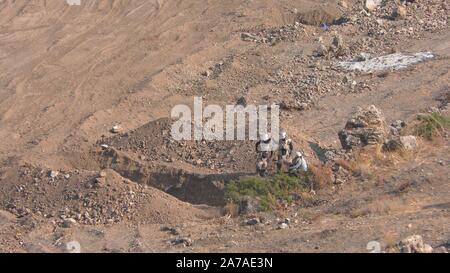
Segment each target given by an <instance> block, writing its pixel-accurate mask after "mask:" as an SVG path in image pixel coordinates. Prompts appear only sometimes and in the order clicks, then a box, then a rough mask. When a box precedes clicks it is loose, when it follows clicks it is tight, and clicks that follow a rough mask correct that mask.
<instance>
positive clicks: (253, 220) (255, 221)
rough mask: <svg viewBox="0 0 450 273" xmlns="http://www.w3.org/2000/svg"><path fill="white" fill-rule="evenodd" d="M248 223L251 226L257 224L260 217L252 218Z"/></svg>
mask: <svg viewBox="0 0 450 273" xmlns="http://www.w3.org/2000/svg"><path fill="white" fill-rule="evenodd" d="M246 224H247V225H249V226H254V225H257V224H259V219H258V218H252V219H250V220H248V221H247V222H246Z"/></svg>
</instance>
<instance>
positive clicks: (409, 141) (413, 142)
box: [400, 136, 418, 151]
mask: <svg viewBox="0 0 450 273" xmlns="http://www.w3.org/2000/svg"><path fill="white" fill-rule="evenodd" d="M400 142H401V143H402V145H403V147H404V148H405V149H406V150H408V151H412V150H415V149H416V148H417V146H418V144H417V138H416V137H415V136H401V137H400Z"/></svg>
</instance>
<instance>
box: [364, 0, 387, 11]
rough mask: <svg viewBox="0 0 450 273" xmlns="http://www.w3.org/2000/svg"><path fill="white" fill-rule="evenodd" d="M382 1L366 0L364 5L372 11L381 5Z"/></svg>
mask: <svg viewBox="0 0 450 273" xmlns="http://www.w3.org/2000/svg"><path fill="white" fill-rule="evenodd" d="M382 2H383V0H366V3H365V5H364V7H365V8H366V9H367V10H368V11H374V10H376V9H377V8H378V7H379V6H380V5H381V3H382Z"/></svg>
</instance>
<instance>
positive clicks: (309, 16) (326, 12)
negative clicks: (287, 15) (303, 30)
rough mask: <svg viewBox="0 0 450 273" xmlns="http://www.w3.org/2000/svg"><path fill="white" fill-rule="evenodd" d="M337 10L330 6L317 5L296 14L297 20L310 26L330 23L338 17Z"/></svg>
mask: <svg viewBox="0 0 450 273" xmlns="http://www.w3.org/2000/svg"><path fill="white" fill-rule="evenodd" d="M339 16H340V14H339V12H338V11H337V10H334V9H332V8H327V9H325V8H323V7H318V8H315V9H313V10H311V11H307V12H304V13H300V14H298V15H297V19H296V21H297V22H300V23H302V24H305V25H311V26H322V25H324V24H325V25H331V24H333V23H335V22H336V21H337V20H338V19H339Z"/></svg>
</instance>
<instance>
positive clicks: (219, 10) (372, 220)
mask: <svg viewBox="0 0 450 273" xmlns="http://www.w3.org/2000/svg"><path fill="white" fill-rule="evenodd" d="M347 2H348V6H349V7H348V8H343V7H342V6H341V5H338V1H306V0H301V1H290V0H283V1H279V0H277V1H275V0H264V1H250V0H248V1H241V0H236V1H235V0H230V1H213V0H208V1H195V0H183V1H181V0H180V1H177V0H166V1H163V0H155V1H153V0H152V1H149V0H116V1H113V0H96V1H86V3H84V1H83V0H82V6H79V7H78V6H72V7H69V6H68V5H66V3H65V1H62V0H61V1H56V0H55V1H45V0H40V1H38V0H36V1H26V0H21V1H0V139H1V141H0V162H1V163H0V184H1V187H0V205H1V207H0V212H1V213H0V251H20V252H22V251H23V252H36V251H37V252H41V251H65V250H66V249H65V244H66V243H67V242H70V241H73V240H76V241H78V242H80V244H81V246H82V251H99V252H102V251H104V252H110V251H120V252H129V251H132V252H134V251H137V252H139V251H146V252H147V251H148V252H152V251H167V252H172V251H213V252H216V251H218V252H221V251H231V252H233V251H258V252H259V251H260V252H272V251H273V252H297V251H320V252H322V251H327V252H353V251H356V252H365V251H367V249H366V244H367V243H368V242H369V241H372V240H376V241H379V242H380V243H381V244H382V246H383V248H384V247H386V246H388V245H392V244H394V243H395V242H397V241H398V240H399V239H402V238H404V237H406V236H408V235H411V234H421V235H423V236H424V239H425V241H426V242H427V243H429V244H431V245H432V246H433V247H438V246H447V247H448V244H449V243H450V242H449V240H450V226H449V223H450V222H449V221H448V219H449V209H450V207H449V204H450V200H449V196H450V195H449V185H448V183H449V181H450V176H449V175H450V173H449V171H448V164H449V163H450V157H449V155H450V152H449V139H448V135H447V136H444V137H443V138H442V139H440V140H437V141H435V142H433V143H428V142H424V143H423V145H422V146H421V149H420V150H419V151H416V152H415V153H414V154H412V155H410V156H409V157H407V158H403V159H399V160H398V162H397V163H396V164H395V165H392V164H391V165H389V164H387V165H383V166H372V169H371V175H370V177H363V178H361V177H356V178H353V179H351V180H350V181H347V183H346V184H344V185H343V186H342V187H341V188H340V189H325V190H323V191H322V192H318V194H317V196H315V197H312V199H313V200H314V202H312V203H313V204H314V205H311V206H307V205H306V204H300V205H296V206H293V207H289V208H285V209H283V210H280V211H276V212H273V213H267V214H264V215H263V216H264V217H265V218H266V219H267V220H270V223H269V222H268V224H266V225H257V226H248V225H245V224H242V223H243V222H244V221H245V219H247V218H246V217H244V216H243V217H237V218H230V219H229V218H227V217H221V216H220V208H217V207H210V206H206V205H199V203H202V202H203V203H208V204H209V205H221V202H222V201H221V200H218V199H217V198H218V197H220V194H223V193H221V192H220V191H219V192H217V191H216V188H210V187H209V186H208V185H209V184H208V183H197V184H195V186H192V185H193V183H194V182H198V181H200V182H201V181H203V180H205V181H206V180H208V181H207V182H209V180H211V179H214V180H223V179H228V178H230V177H235V176H237V175H240V174H245V173H249V172H252V171H253V168H254V162H253V156H252V154H251V150H252V147H253V144H252V143H250V142H246V143H245V144H242V143H216V144H212V145H209V144H204V143H203V144H202V143H200V144H196V143H187V144H186V145H187V146H183V148H177V145H176V144H173V143H170V142H166V140H167V139H166V138H165V136H164V135H161V133H162V132H163V127H164V126H163V125H161V124H160V123H158V120H159V119H160V118H163V119H164V118H167V117H169V116H170V110H171V108H172V107H173V106H174V105H176V104H179V103H186V104H191V103H192V100H193V96H194V95H201V96H203V98H204V101H205V102H206V103H218V104H220V105H225V104H234V103H235V102H236V101H237V99H238V98H240V97H244V98H245V100H246V101H247V102H248V103H255V104H258V103H270V102H276V103H283V104H286V105H288V106H287V107H286V109H285V110H284V111H283V113H282V124H283V126H284V127H285V128H286V129H288V131H289V134H290V135H291V136H292V138H293V139H294V141H295V142H296V144H297V145H298V146H299V147H300V148H301V149H303V150H305V152H306V154H307V156H308V157H309V158H310V160H318V159H317V155H316V154H315V152H314V150H313V149H312V147H313V146H317V145H319V146H321V147H322V148H328V147H334V148H338V147H339V140H338V137H337V132H338V131H339V130H340V129H342V128H343V126H344V125H345V122H346V120H347V118H348V117H349V116H350V114H351V113H352V112H353V111H354V110H355V109H356V107H357V106H365V105H370V104H374V105H376V106H377V107H379V108H380V109H381V110H382V111H383V113H384V115H385V116H386V118H387V121H388V122H391V121H394V120H397V119H408V118H410V117H411V116H412V115H414V114H416V113H418V112H421V111H425V110H426V109H427V108H428V107H435V106H438V105H439V104H440V103H439V101H437V98H439V97H440V96H442V95H443V94H446V93H448V92H449V91H448V90H449V88H450V87H449V86H450V80H449V79H450V75H449V74H450V72H449V68H450V62H449V58H450V31H449V28H448V27H449V23H448V20H449V18H448V11H449V9H448V8H449V7H448V3H446V1H439V0H429V1H426V3H419V4H417V3H416V4H414V5H409V6H408V11H409V14H408V17H407V18H406V19H403V20H391V19H388V18H386V17H385V16H384V15H383V12H384V9H382V10H380V11H379V12H374V13H373V14H372V16H370V17H369V16H367V15H364V13H363V12H362V9H361V6H362V4H361V3H360V1H347ZM318 10H319V11H318ZM324 11H326V12H324ZM386 12H387V11H386ZM304 14H306V15H304ZM317 14H318V15H317ZM341 15H344V16H348V17H352V16H356V17H357V18H356V19H355V20H356V21H352V23H346V24H342V25H330V26H329V29H328V30H326V29H325V28H323V27H320V26H319V25H318V24H317V23H320V22H322V21H321V20H325V21H327V23H330V22H331V21H332V19H338V18H340V16H341ZM298 18H306V19H305V20H306V21H308V22H307V23H310V24H313V23H314V25H309V24H295V21H296V19H298ZM324 18H325V19H324ZM330 18H331V21H330ZM377 19H383V20H384V23H383V24H385V25H384V28H385V29H387V30H388V33H387V34H382V35H381V34H379V33H378V34H377V33H375V34H374V33H371V30H373V29H377V30H379V29H380V28H382V27H381V26H380V25H377V24H378V21H376V20H377ZM419 20H422V21H423V22H422V23H420V24H419V23H418V22H419ZM433 20H434V21H433ZM434 22H435V23H436V24H434ZM410 27H412V28H413V31H410V29H409V28H410ZM242 33H251V35H253V36H255V37H257V39H262V38H265V39H266V38H267V40H268V42H254V41H245V39H242V36H241V35H242ZM335 33H339V34H340V35H341V36H342V38H343V40H344V41H345V43H346V44H347V45H348V47H347V51H346V52H345V53H344V54H343V55H342V56H327V57H322V58H316V57H313V51H314V50H315V49H316V48H317V47H318V45H319V40H321V39H323V41H324V42H325V43H329V42H330V41H331V40H332V38H333V36H335ZM319 37H322V38H321V39H319ZM394 51H397V52H418V51H432V52H433V53H435V55H436V57H435V58H434V59H433V60H431V61H428V62H425V63H422V64H418V65H415V66H412V67H410V68H407V69H405V70H401V71H395V72H388V73H372V74H358V73H349V72H346V71H339V70H336V69H335V68H334V67H333V64H334V63H335V62H337V61H339V60H343V59H351V58H353V57H355V56H357V55H358V54H359V53H362V52H369V53H371V54H373V55H375V56H377V55H384V54H388V53H391V52H394ZM206 72H207V73H206ZM205 75H206V76H205ZM348 78H350V80H348ZM352 81H355V83H356V85H355V86H352ZM305 104H306V107H304V106H301V107H298V105H305ZM292 105H293V106H292ZM114 125H120V126H121V128H122V132H123V133H124V134H121V135H119V136H117V135H114V134H113V133H111V132H110V129H111V128H112V127H113V126H114ZM127 132H129V133H127ZM162 134H163V133H162ZM104 143H107V144H108V145H109V148H108V149H107V150H102V148H101V147H100V144H104ZM222 144H223V145H222ZM162 146H164V147H166V148H167V150H168V151H169V152H168V153H166V152H161V150H159V147H162ZM166 148H165V149H166ZM191 150H192V151H191ZM180 151H181V152H180ZM231 151H233V152H231ZM179 152H180V154H179ZM190 153H193V155H190ZM167 154H169V156H167ZM199 158H201V159H202V163H201V164H197V160H198V159H199ZM389 162H390V161H389ZM220 163H222V164H223V165H220ZM212 165H214V167H213V168H211V166H212ZM103 169H107V170H106V171H105V172H106V174H103V173H100V172H101V171H102V170H103ZM50 170H58V171H59V175H58V176H57V177H56V178H55V179H54V178H51V177H49V171H50ZM199 174H200V175H202V176H201V177H200V178H199V176H198V175H199ZM192 175H195V177H194V178H192ZM180 177H183V179H186V180H187V182H186V181H185V182H186V183H185V184H186V185H191V187H190V188H186V189H183V190H182V191H181V192H177V191H176V187H174V186H176V185H177V184H179V183H180V180H181V179H180ZM197 179H198V180H197ZM380 181H382V182H380ZM405 183H408V187H407V189H406V190H402V191H401V192H399V191H398V187H400V186H401V185H404V184H405ZM197 185H200V186H197ZM174 188H175V190H174ZM161 190H165V191H167V193H169V194H172V195H174V196H175V197H178V199H177V198H174V197H173V196H170V195H169V194H166V193H164V192H162V191H161ZM78 193H80V194H81V195H78ZM199 193H203V194H199ZM208 196H209V198H208ZM179 199H181V200H179ZM185 201H189V202H191V203H194V204H195V205H193V204H189V203H185ZM215 202H216V203H215ZM109 208H114V210H108V209H109ZM86 212H88V215H86ZM62 216H63V218H64V217H71V218H76V219H77V222H78V224H76V225H74V226H72V227H70V228H63V227H62V225H64V221H62V218H61V217H62ZM286 217H289V218H290V219H291V221H292V224H291V227H290V228H289V229H285V230H277V229H276V227H277V224H276V223H277V220H276V218H280V219H284V218H286ZM164 227H169V228H168V229H167V228H166V229H165V228H164ZM177 238H178V239H179V238H190V239H191V240H192V241H193V244H192V246H189V247H184V246H183V243H181V244H176V242H177V241H176V239H177Z"/></svg>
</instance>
